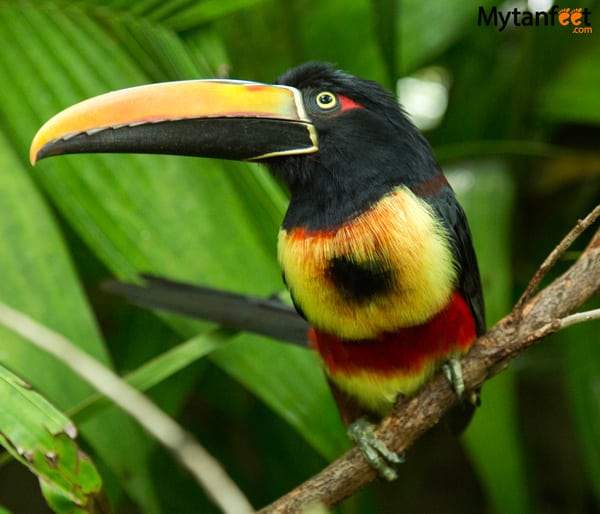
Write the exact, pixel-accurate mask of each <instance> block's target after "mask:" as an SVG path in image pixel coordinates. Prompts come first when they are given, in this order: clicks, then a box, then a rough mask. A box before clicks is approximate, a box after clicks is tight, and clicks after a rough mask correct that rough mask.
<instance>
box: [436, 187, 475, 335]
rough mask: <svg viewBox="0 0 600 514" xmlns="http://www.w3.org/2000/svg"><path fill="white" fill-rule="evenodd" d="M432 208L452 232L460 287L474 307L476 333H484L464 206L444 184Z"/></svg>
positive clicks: (469, 231) (473, 252)
mask: <svg viewBox="0 0 600 514" xmlns="http://www.w3.org/2000/svg"><path fill="white" fill-rule="evenodd" d="M431 198H432V199H433V200H434V201H433V202H431V205H432V207H433V209H434V210H435V211H436V213H437V215H438V216H439V217H440V219H441V220H442V221H443V223H444V225H445V226H446V228H447V229H448V231H449V233H450V238H451V240H452V244H453V251H454V256H455V259H456V262H457V264H458V266H459V272H458V287H459V289H460V291H461V292H462V294H463V296H464V298H465V300H466V301H467V303H468V304H469V307H470V308H471V312H472V313H473V318H474V319H475V328H476V330H477V335H478V336H480V335H481V334H483V333H484V332H485V307H484V302H483V291H482V289H481V277H480V275H479V266H478V265H477V257H476V256H475V250H474V249H473V242H472V240H471V230H470V229H469V224H468V222H467V217H466V215H465V212H464V211H463V209H462V207H461V206H460V204H459V203H458V201H457V200H456V197H455V196H454V191H452V189H451V188H450V186H448V185H447V186H444V187H442V188H441V189H440V190H439V191H438V192H436V193H435V194H434V195H432V197H431Z"/></svg>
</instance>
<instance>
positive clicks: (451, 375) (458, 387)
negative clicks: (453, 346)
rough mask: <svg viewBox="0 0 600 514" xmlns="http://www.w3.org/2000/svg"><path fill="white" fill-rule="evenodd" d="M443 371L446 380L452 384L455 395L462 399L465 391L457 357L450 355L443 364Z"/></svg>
mask: <svg viewBox="0 0 600 514" xmlns="http://www.w3.org/2000/svg"><path fill="white" fill-rule="evenodd" d="M444 373H445V374H446V378H447V379H448V382H450V384H451V385H452V388H453V389H454V392H455V393H456V396H458V398H459V399H460V400H462V397H463V394H464V392H465V382H464V380H463V374H462V366H461V365H460V360H459V359H458V357H454V356H453V357H450V358H449V359H448V360H447V361H446V364H444Z"/></svg>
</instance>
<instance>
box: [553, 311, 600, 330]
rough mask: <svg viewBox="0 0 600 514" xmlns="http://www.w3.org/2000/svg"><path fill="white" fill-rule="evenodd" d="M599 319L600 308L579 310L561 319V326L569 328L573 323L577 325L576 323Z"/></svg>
mask: <svg viewBox="0 0 600 514" xmlns="http://www.w3.org/2000/svg"><path fill="white" fill-rule="evenodd" d="M598 319H600V309H593V310H591V311H585V312H577V313H575V314H571V315H569V316H566V317H564V318H563V319H561V320H560V328H567V327H570V326H571V325H575V324H576V323H587V322H588V321H594V320H598Z"/></svg>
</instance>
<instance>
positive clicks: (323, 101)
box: [319, 93, 333, 105]
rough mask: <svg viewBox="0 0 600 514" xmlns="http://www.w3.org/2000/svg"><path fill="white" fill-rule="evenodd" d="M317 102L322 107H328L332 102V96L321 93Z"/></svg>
mask: <svg viewBox="0 0 600 514" xmlns="http://www.w3.org/2000/svg"><path fill="white" fill-rule="evenodd" d="M319 102H320V103H321V104H323V105H329V104H330V103H331V102H333V96H332V95H330V94H329V93H323V94H322V95H321V96H319Z"/></svg>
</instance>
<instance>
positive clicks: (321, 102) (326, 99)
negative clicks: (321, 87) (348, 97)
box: [316, 91, 338, 110]
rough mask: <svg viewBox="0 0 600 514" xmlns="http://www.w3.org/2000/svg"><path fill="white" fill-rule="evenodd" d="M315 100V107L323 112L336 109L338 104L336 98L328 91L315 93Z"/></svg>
mask: <svg viewBox="0 0 600 514" xmlns="http://www.w3.org/2000/svg"><path fill="white" fill-rule="evenodd" d="M316 99H317V105H318V106H319V107H320V108H321V109H324V110H330V109H333V108H335V107H337V104H338V99H337V97H336V96H335V95H334V94H333V93H331V92H329V91H321V92H320V93H317V96H316Z"/></svg>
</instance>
